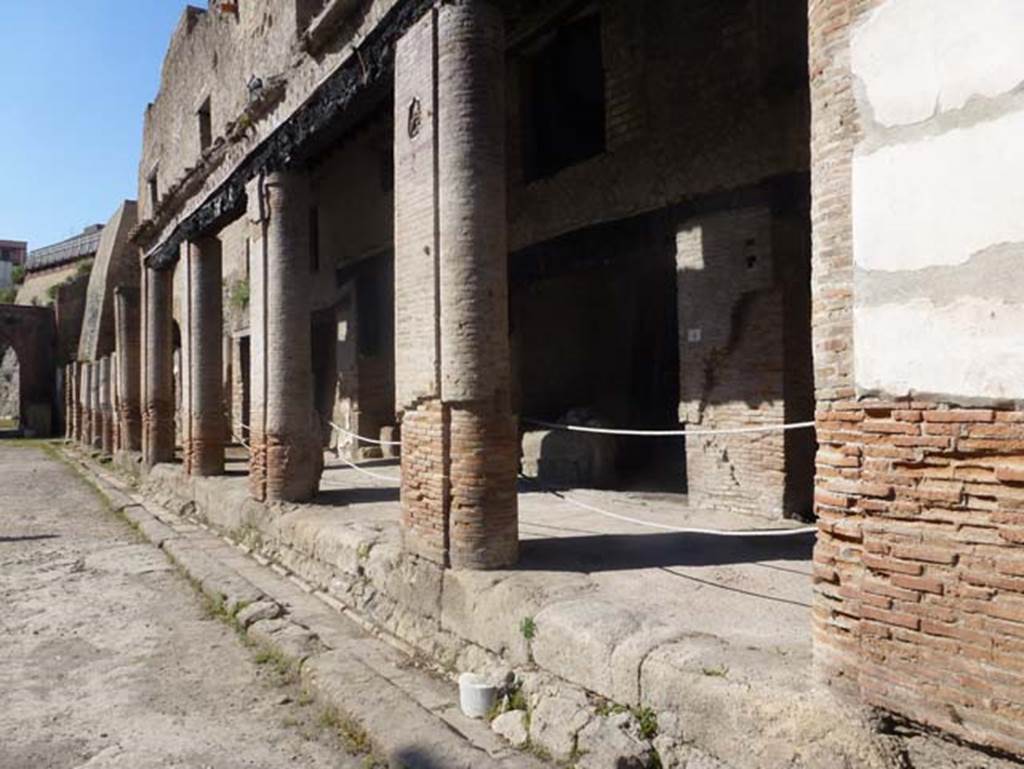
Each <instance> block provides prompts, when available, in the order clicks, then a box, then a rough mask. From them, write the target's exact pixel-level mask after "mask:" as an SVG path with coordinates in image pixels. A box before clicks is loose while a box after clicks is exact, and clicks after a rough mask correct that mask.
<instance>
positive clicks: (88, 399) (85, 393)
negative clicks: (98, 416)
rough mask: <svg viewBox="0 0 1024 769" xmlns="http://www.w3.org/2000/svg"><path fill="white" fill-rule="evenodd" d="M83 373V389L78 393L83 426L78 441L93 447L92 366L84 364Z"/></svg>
mask: <svg viewBox="0 0 1024 769" xmlns="http://www.w3.org/2000/svg"><path fill="white" fill-rule="evenodd" d="M81 365H82V373H81V376H80V382H81V388H80V390H79V393H78V402H79V404H80V407H81V424H80V425H79V431H78V432H79V436H78V440H79V443H81V444H82V445H83V446H91V445H92V396H91V395H90V393H91V392H92V366H91V365H90V364H89V363H88V362H86V361H83V362H82V364H81Z"/></svg>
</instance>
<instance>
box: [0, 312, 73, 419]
mask: <svg viewBox="0 0 1024 769" xmlns="http://www.w3.org/2000/svg"><path fill="white" fill-rule="evenodd" d="M7 347H10V348H12V349H13V350H14V354H15V355H16V356H17V357H18V374H19V393H20V398H19V401H20V403H19V407H18V416H19V422H20V425H21V429H22V431H23V432H24V434H25V435H26V436H28V437H47V436H50V435H53V434H54V430H55V429H56V428H57V427H58V426H59V425H58V422H59V411H58V409H57V391H56V390H57V388H56V369H55V357H56V324H55V320H54V315H53V310H52V309H50V308H49V307H24V306H20V305H0V349H2V348H7Z"/></svg>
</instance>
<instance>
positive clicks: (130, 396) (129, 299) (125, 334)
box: [114, 286, 142, 451]
mask: <svg viewBox="0 0 1024 769" xmlns="http://www.w3.org/2000/svg"><path fill="white" fill-rule="evenodd" d="M140 323H141V320H140V318H139V294H138V291H136V290H135V289H132V288H126V287H124V286H118V287H117V288H116V289H114V324H115V334H116V337H117V342H116V344H117V356H118V357H117V364H118V365H117V376H118V380H117V381H118V396H119V397H118V416H119V421H120V428H121V448H122V450H124V451H141V450H142V412H141V393H140V390H141V387H140V375H141V366H142V363H141V361H140V355H139V352H140V351H139V330H140V329H139V325H140Z"/></svg>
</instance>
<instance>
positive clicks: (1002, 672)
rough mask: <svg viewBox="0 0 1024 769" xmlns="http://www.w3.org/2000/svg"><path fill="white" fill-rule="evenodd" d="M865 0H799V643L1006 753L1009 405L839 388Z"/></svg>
mask: <svg viewBox="0 0 1024 769" xmlns="http://www.w3.org/2000/svg"><path fill="white" fill-rule="evenodd" d="M878 4H879V3H878V2H876V1H875V0H839V1H837V0H814V1H813V2H811V4H810V42H811V56H810V73H811V94H812V109H813V123H812V162H813V172H812V180H813V181H812V200H813V203H812V220H813V266H814V278H813V294H814V304H813V331H814V358H815V379H816V392H817V400H818V413H817V417H816V418H817V422H818V441H819V446H820V447H819V451H818V455H817V479H816V493H815V502H816V504H815V509H816V511H817V514H818V516H819V527H820V535H819V538H818V543H817V545H816V548H815V553H814V573H815V585H816V599H815V607H814V637H815V655H816V660H817V663H818V667H819V670H820V672H821V673H822V674H823V675H824V676H825V677H826V678H827V679H828V680H829V681H830V682H832V683H833V684H834V685H836V686H837V687H838V688H839V689H840V690H842V691H845V692H847V693H850V694H852V695H853V696H855V697H857V698H859V699H860V700H862V701H864V702H866V703H867V704H869V705H873V706H877V707H880V708H883V709H886V710H890V711H893V712H895V713H898V714H901V715H903V716H905V717H907V718H910V719H911V720H914V721H918V722H922V723H925V724H928V725H930V726H934V727H938V728H941V729H943V730H946V731H948V732H950V733H951V734H954V735H956V736H958V737H960V738H963V739H966V740H968V741H971V742H974V743H977V744H981V745H985V746H990V747H992V748H996V749H999V750H1004V751H1008V752H1011V753H1015V754H1018V755H1020V754H1024V729H1022V727H1021V724H1022V723H1024V695H1022V692H1024V413H1022V412H1021V411H1019V410H1014V409H1011V408H963V407H957V406H956V405H955V404H951V403H948V402H943V401H942V399H914V398H901V399H896V400H883V399H881V398H874V397H870V398H868V397H865V398H860V399H858V398H857V392H856V389H855V387H854V385H853V345H854V343H855V341H856V340H854V338H853V331H852V287H853V254H852V224H851V208H850V195H851V187H852V184H851V162H852V158H853V150H854V147H855V145H856V143H857V142H858V140H859V138H860V136H861V132H862V127H861V126H860V124H859V118H858V114H857V109H856V104H855V99H854V92H853V86H854V83H853V78H852V76H851V74H850V60H849V35H850V31H851V28H852V26H853V25H855V24H856V23H857V21H858V20H859V19H860V18H861V17H862V15H863V14H864V13H866V12H867V11H868V10H869V9H871V8H872V7H873V6H875V5H878ZM908 343H912V340H908Z"/></svg>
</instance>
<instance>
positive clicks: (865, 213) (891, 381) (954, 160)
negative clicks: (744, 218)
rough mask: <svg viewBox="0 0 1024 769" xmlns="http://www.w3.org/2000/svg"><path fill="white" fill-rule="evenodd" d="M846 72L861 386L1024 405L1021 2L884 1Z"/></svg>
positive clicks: (856, 39)
mask: <svg viewBox="0 0 1024 769" xmlns="http://www.w3.org/2000/svg"><path fill="white" fill-rule="evenodd" d="M851 66H852V68H853V72H854V75H855V76H856V77H857V78H858V79H859V81H860V86H861V87H860V88H859V89H858V108H859V111H860V118H861V121H862V124H863V125H864V140H863V141H862V143H861V145H860V146H859V147H858V148H857V151H856V154H855V157H854V162H853V195H852V201H851V205H852V218H853V242H854V246H853V250H854V261H855V263H856V266H857V268H858V269H857V278H856V281H855V287H854V358H855V377H856V383H857V386H858V388H860V389H861V390H862V391H864V390H867V391H871V392H876V393H880V394H883V395H889V396H899V395H906V394H910V393H917V394H922V393H923V394H933V395H936V396H942V397H943V398H944V399H950V400H953V401H963V402H969V401H971V400H974V399H995V400H1016V399H1024V303H1021V301H1020V296H1021V290H1020V283H1019V282H1017V281H1024V215H1022V212H1024V185H1022V184H1021V179H1022V178H1024V141H1022V139H1021V137H1024V106H1022V104H1024V100H1022V99H1021V98H1020V95H1019V94H1015V93H1014V90H1015V89H1016V87H1017V85H1018V84H1019V83H1021V82H1022V81H1024V2H1022V1H1021V0H972V2H970V3H967V2H965V1H964V0H889V2H886V3H883V4H882V5H881V6H879V8H878V9H877V10H876V11H875V12H874V13H873V14H872V15H871V16H870V17H869V18H868V20H867V21H866V22H865V23H864V24H863V25H861V26H860V27H859V28H858V29H857V30H856V31H855V33H854V35H853V37H852V40H851ZM978 98H980V99H984V100H985V101H984V104H982V107H983V108H982V109H973V108H972V109H969V110H964V111H963V112H959V113H953V112H952V111H953V110H957V109H959V108H961V107H964V106H965V105H969V103H970V102H971V101H972V100H974V99H978ZM978 104H981V102H978ZM912 123H913V124H919V125H915V126H913V127H908V126H909V124H912ZM883 126H887V127H890V129H891V128H892V127H895V126H903V128H900V129H898V130H895V131H893V130H889V129H887V128H883ZM993 251H1004V252H1006V253H1011V254H1016V253H1020V254H1022V256H1021V257H1019V258H1020V260H1021V262H1022V264H1021V269H1020V271H1017V270H1015V269H1012V264H1011V269H1010V270H1007V266H1006V262H1005V260H1004V261H1000V260H996V259H990V258H987V257H986V256H984V255H985V254H991V253H992V252H993ZM1012 258H1014V259H1016V258H1018V257H1015V256H1014V257H1012Z"/></svg>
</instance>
